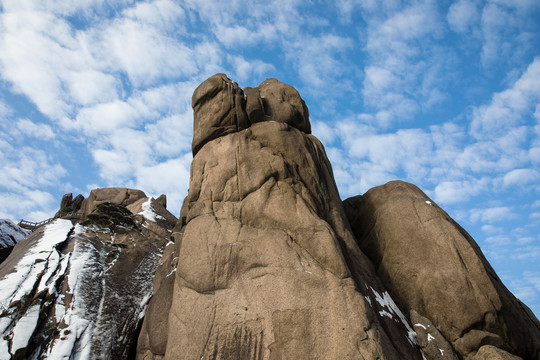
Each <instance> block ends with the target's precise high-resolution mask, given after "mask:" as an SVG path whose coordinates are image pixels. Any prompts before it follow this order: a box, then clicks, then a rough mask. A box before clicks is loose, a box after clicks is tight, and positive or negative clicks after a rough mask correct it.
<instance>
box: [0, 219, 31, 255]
mask: <svg viewBox="0 0 540 360" xmlns="http://www.w3.org/2000/svg"><path fill="white" fill-rule="evenodd" d="M28 234H30V231H28V230H25V229H23V228H21V227H19V226H18V225H16V224H15V223H13V221H11V220H8V219H0V249H2V248H8V247H13V246H15V244H16V243H17V242H19V241H21V240H22V239H24V238H25V237H26V236H27V235H28Z"/></svg>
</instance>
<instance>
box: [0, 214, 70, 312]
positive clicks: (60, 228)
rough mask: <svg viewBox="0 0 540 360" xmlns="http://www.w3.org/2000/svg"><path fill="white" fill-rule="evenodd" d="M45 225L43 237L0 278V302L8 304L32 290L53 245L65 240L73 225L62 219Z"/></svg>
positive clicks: (43, 268)
mask: <svg viewBox="0 0 540 360" xmlns="http://www.w3.org/2000/svg"><path fill="white" fill-rule="evenodd" d="M45 226H46V227H45V231H44V234H43V237H42V238H41V239H39V240H38V241H37V242H36V243H35V244H34V246H32V247H31V248H30V249H29V250H28V251H27V252H26V254H25V256H24V257H23V258H22V259H21V260H20V261H19V263H18V264H17V266H16V270H15V271H14V272H12V273H10V274H8V275H6V276H4V277H3V278H2V279H0V288H1V289H2V293H1V294H0V303H2V304H5V305H6V306H9V304H10V303H12V302H13V301H19V300H21V298H22V297H23V296H24V295H26V294H28V293H29V292H30V291H32V289H33V288H34V284H35V283H36V281H37V278H38V275H39V274H40V273H42V272H43V271H44V270H45V266H46V265H47V261H46V259H47V258H48V257H49V255H50V254H51V252H52V251H55V250H53V248H54V246H56V245H57V244H59V243H61V242H63V241H64V240H66V238H67V235H68V233H69V231H70V230H71V228H72V227H73V226H72V225H71V221H69V220H64V219H57V220H55V221H54V222H52V223H50V224H48V225H45ZM40 260H42V261H40ZM43 260H45V261H43Z"/></svg>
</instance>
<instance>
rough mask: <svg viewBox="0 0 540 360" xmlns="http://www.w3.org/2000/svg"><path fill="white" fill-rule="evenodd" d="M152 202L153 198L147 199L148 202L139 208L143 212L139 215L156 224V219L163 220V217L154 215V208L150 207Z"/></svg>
mask: <svg viewBox="0 0 540 360" xmlns="http://www.w3.org/2000/svg"><path fill="white" fill-rule="evenodd" d="M152 200H153V198H148V200H147V201H145V202H144V203H143V204H142V206H141V207H142V210H143V211H141V212H140V213H139V215H142V216H144V217H145V218H147V219H148V220H150V221H152V222H156V219H161V220H165V218H164V217H163V216H161V215H158V214H156V212H155V210H154V208H153V207H152Z"/></svg>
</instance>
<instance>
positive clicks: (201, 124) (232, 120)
mask: <svg viewBox="0 0 540 360" xmlns="http://www.w3.org/2000/svg"><path fill="white" fill-rule="evenodd" d="M192 103H193V110H194V122H193V143H192V150H193V155H195V154H197V152H198V151H199V150H200V148H201V147H203V145H204V144H206V143H207V142H209V141H211V140H214V139H216V138H218V137H220V136H223V135H226V134H230V133H233V132H237V131H239V130H242V129H245V128H247V127H248V126H249V121H248V119H247V115H246V113H245V100H244V92H243V91H242V89H240V88H239V87H238V84H237V83H235V82H233V81H231V80H230V79H229V78H228V77H227V76H226V75H225V74H216V75H214V76H212V77H210V78H209V79H207V80H206V81H204V82H203V83H202V84H201V85H199V87H197V89H195V92H194V93H193V98H192Z"/></svg>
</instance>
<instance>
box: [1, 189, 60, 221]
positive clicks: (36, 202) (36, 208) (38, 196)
mask: <svg viewBox="0 0 540 360" xmlns="http://www.w3.org/2000/svg"><path fill="white" fill-rule="evenodd" d="M0 204H2V208H1V209H0V218H2V219H12V220H13V221H14V222H16V223H17V222H18V221H19V220H20V219H23V218H24V220H28V221H42V220H45V219H48V218H49V217H51V216H52V215H54V212H55V209H56V206H57V205H58V204H56V200H55V199H54V197H53V196H52V195H51V194H50V193H48V192H45V191H41V190H29V189H23V190H22V191H20V192H0Z"/></svg>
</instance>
